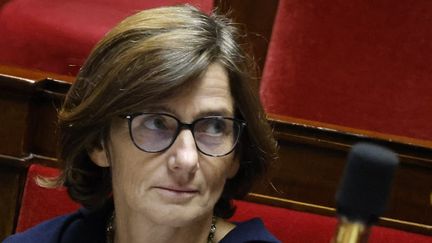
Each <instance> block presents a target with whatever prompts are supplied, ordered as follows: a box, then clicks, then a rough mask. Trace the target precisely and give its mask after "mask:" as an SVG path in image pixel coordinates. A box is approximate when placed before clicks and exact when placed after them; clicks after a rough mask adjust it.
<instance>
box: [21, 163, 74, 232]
mask: <svg viewBox="0 0 432 243" xmlns="http://www.w3.org/2000/svg"><path fill="white" fill-rule="evenodd" d="M58 174H59V171H58V169H55V168H50V167H46V166H43V165H39V164H32V165H31V166H30V167H29V169H28V172H27V179H26V182H25V186H24V192H23V197H22V201H21V207H20V212H19V216H18V222H17V226H16V230H15V231H16V232H21V231H24V230H26V229H28V228H30V227H32V226H34V225H36V224H38V223H40V222H42V221H44V220H47V219H50V218H53V217H55V216H59V215H62V214H65V213H68V212H72V211H75V210H76V209H78V207H79V205H78V204H77V203H75V202H73V201H72V200H71V199H70V198H69V196H68V195H67V192H66V190H65V189H64V188H59V189H49V188H44V187H41V186H39V185H38V184H37V183H36V178H37V177H41V176H42V177H47V178H53V177H56V176H58Z"/></svg>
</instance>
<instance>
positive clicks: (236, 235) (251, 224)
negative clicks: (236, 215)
mask: <svg viewBox="0 0 432 243" xmlns="http://www.w3.org/2000/svg"><path fill="white" fill-rule="evenodd" d="M234 242H236V243H240V242H262V243H265V242H266V243H280V241H279V240H278V239H276V237H275V236H273V235H272V234H271V233H270V232H269V231H268V230H267V229H266V228H265V226H264V224H263V222H262V221H261V219H258V218H254V219H250V220H248V221H244V222H241V223H237V224H236V227H235V228H234V229H233V230H232V231H230V232H229V233H228V234H227V235H226V236H225V237H224V238H223V239H222V240H221V241H220V243H234Z"/></svg>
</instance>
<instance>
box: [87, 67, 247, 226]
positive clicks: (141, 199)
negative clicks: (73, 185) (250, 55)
mask: <svg viewBox="0 0 432 243" xmlns="http://www.w3.org/2000/svg"><path fill="white" fill-rule="evenodd" d="M145 111H148V110H145ZM150 111H151V112H163V113H168V114H171V115H173V116H175V117H177V118H178V119H179V120H180V121H182V122H184V123H191V122H192V121H194V120H196V119H197V118H201V117H203V116H207V115H209V114H211V115H223V116H230V117H232V116H233V114H234V108H233V99H232V97H231V94H230V89H229V82H228V77H227V73H226V71H225V69H224V68H223V67H222V66H221V65H219V64H213V65H211V66H210V67H209V69H208V70H207V72H206V73H205V75H203V77H202V78H201V79H200V80H197V82H195V83H194V84H193V86H192V87H190V89H187V90H185V92H181V93H180V94H179V95H178V96H177V97H174V98H172V99H169V100H167V101H165V102H161V103H160V104H156V105H155V106H154V107H152V108H151V110H150ZM106 146H109V151H110V155H109V156H110V158H111V159H110V160H108V159H107V158H108V156H107V153H106V152H107V151H105V150H104V149H103V150H96V151H93V152H91V153H90V156H91V158H92V159H93V161H94V162H95V163H96V164H98V165H100V166H112V180H113V191H114V199H115V204H116V208H117V209H118V208H119V207H122V208H123V210H126V211H128V212H129V213H134V214H141V215H143V216H144V217H145V218H147V219H148V220H150V221H152V222H154V223H156V224H170V225H172V226H181V225H184V224H187V223H190V222H193V221H196V220H199V219H203V217H208V216H209V215H211V214H212V212H213V208H214V205H215V204H216V202H217V200H218V199H219V197H220V195H221V193H222V190H223V188H224V184H225V181H226V179H227V178H231V177H233V176H234V175H235V174H236V173H237V170H238V166H239V165H238V161H236V160H235V158H234V153H230V154H228V155H226V156H223V157H210V156H207V155H204V154H202V153H200V152H199V151H198V150H197V148H196V145H195V140H194V138H193V136H192V133H191V131H190V130H188V129H183V130H181V132H180V133H179V135H178V137H177V138H176V140H175V141H174V143H173V144H172V145H171V147H170V148H169V149H168V150H165V151H164V152H160V153H147V152H144V151H142V150H139V149H138V148H137V147H136V146H135V145H134V144H133V142H132V140H131V138H130V135H129V130H128V124H127V120H126V119H124V120H121V121H118V122H115V124H114V125H113V127H112V130H111V133H110V141H109V144H107V145H106Z"/></svg>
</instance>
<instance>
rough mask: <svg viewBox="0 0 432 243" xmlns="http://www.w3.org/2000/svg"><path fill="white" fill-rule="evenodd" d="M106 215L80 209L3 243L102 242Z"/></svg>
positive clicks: (7, 239) (16, 235)
mask: <svg viewBox="0 0 432 243" xmlns="http://www.w3.org/2000/svg"><path fill="white" fill-rule="evenodd" d="M106 215H107V214H105V213H104V212H101V211H89V210H86V209H80V210H78V211H77V212H75V213H72V214H67V215H64V216H59V217H56V218H53V219H51V220H48V221H45V222H43V223H41V224H38V225H36V226H34V227H32V228H30V229H28V230H26V231H24V232H21V233H17V234H15V235H12V236H9V237H8V238H6V239H5V241H3V243H18V242H19V243H72V242H80V243H87V242H89V243H90V242H91V243H96V242H104V240H105V238H104V237H105V226H106V220H105V219H106Z"/></svg>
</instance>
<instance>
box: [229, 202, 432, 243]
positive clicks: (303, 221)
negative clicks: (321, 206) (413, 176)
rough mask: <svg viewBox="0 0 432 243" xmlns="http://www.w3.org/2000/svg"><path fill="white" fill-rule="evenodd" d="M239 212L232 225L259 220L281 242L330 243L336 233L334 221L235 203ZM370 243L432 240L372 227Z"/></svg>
mask: <svg viewBox="0 0 432 243" xmlns="http://www.w3.org/2000/svg"><path fill="white" fill-rule="evenodd" d="M235 204H236V205H237V207H238V209H237V212H236V213H235V215H234V216H233V217H232V218H231V220H232V221H234V222H235V221H243V220H247V219H251V218H254V217H259V218H261V219H262V220H263V221H264V224H265V225H266V227H267V229H268V230H269V231H270V232H272V233H273V235H275V236H276V237H277V238H278V239H280V240H281V241H282V242H289V243H305V242H307V243H328V242H330V240H331V238H332V237H333V234H334V233H335V230H336V224H337V220H336V218H334V217H328V216H322V215H317V214H311V213H305V212H299V211H295V210H290V209H285V208H279V207H272V206H267V205H262V204H257V203H251V202H245V201H236V202H235ZM369 242H370V243H382V242H385V243H400V242H404V243H431V242H432V237H429V236H426V235H421V234H415V233H410V232H406V231H400V230H395V229H391V228H385V227H378V226H373V227H372V231H371V235H370V237H369Z"/></svg>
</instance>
